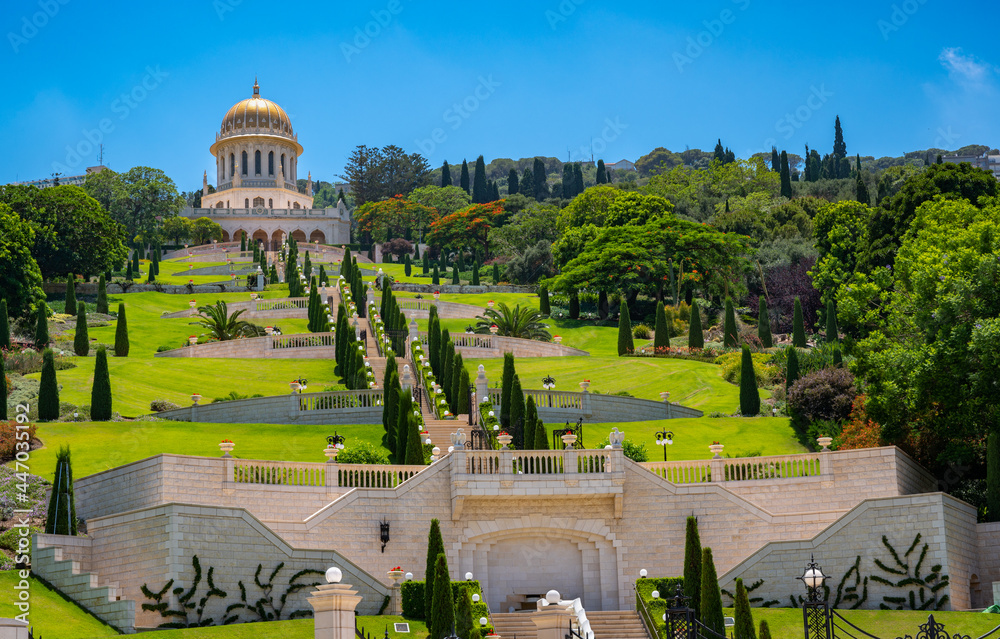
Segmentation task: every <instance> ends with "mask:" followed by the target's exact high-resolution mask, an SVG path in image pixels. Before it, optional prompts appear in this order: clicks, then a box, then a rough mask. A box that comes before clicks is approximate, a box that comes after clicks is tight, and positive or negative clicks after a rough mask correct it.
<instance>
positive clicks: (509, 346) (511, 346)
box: [406, 311, 590, 359]
mask: <svg viewBox="0 0 1000 639" xmlns="http://www.w3.org/2000/svg"><path fill="white" fill-rule="evenodd" d="M406 312H407V313H409V311H406ZM410 335H411V339H412V335H413V333H411V334H410ZM417 335H418V336H419V338H420V341H421V342H422V343H423V344H427V333H426V332H420V333H418V334H417ZM451 340H452V342H454V344H455V349H456V350H457V351H458V352H459V353H461V354H462V357H463V359H491V358H497V357H503V354H504V353H513V354H514V357H571V356H576V357H585V356H589V355H590V353H588V352H587V351H584V350H580V349H578V348H573V347H571V346H563V345H562V344H556V343H554V342H542V341H539V340H534V339H521V338H518V337H505V336H503V335H481V334H478V333H455V334H454V335H452V336H451Z"/></svg>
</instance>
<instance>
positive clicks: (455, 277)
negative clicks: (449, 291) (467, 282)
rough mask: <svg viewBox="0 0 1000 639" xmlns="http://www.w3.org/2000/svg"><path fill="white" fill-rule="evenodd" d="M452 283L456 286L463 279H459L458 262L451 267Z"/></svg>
mask: <svg viewBox="0 0 1000 639" xmlns="http://www.w3.org/2000/svg"><path fill="white" fill-rule="evenodd" d="M451 283H452V284H454V285H455V286H458V285H459V284H461V283H462V282H461V280H459V279H458V264H455V265H454V266H452V267H451Z"/></svg>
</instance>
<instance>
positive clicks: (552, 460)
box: [512, 450, 566, 475]
mask: <svg viewBox="0 0 1000 639" xmlns="http://www.w3.org/2000/svg"><path fill="white" fill-rule="evenodd" d="M565 458H566V456H565V455H564V454H563V451H561V450H517V451H514V453H513V455H512V459H513V462H514V465H513V472H514V473H515V474H518V475H561V474H563V473H564V472H566V468H565V465H564V461H565Z"/></svg>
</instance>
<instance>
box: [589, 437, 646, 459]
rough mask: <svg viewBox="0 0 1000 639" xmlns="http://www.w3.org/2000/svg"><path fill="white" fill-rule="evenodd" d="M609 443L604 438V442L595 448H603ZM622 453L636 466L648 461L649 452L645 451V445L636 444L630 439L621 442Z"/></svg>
mask: <svg viewBox="0 0 1000 639" xmlns="http://www.w3.org/2000/svg"><path fill="white" fill-rule="evenodd" d="M610 443H611V442H610V441H609V440H608V438H607V437H605V438H604V441H603V442H601V443H600V444H598V445H597V447H598V448H599V449H600V448H604V447H605V446H607V445H608V444H610ZM622 452H623V453H624V454H625V456H626V457H628V458H629V459H631V460H632V461H634V462H636V463H638V464H641V463H642V462H647V461H649V452H648V451H647V450H646V445H645V444H637V443H635V442H634V441H632V440H631V439H626V440H623V441H622Z"/></svg>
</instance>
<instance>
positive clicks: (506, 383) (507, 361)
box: [500, 353, 515, 429]
mask: <svg viewBox="0 0 1000 639" xmlns="http://www.w3.org/2000/svg"><path fill="white" fill-rule="evenodd" d="M514 375H515V373H514V354H513V353H504V354H503V375H502V376H501V378H500V379H501V383H500V389H501V390H500V427H501V428H503V429H508V428H510V423H511V422H510V404H511V396H512V395H513V393H514Z"/></svg>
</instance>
